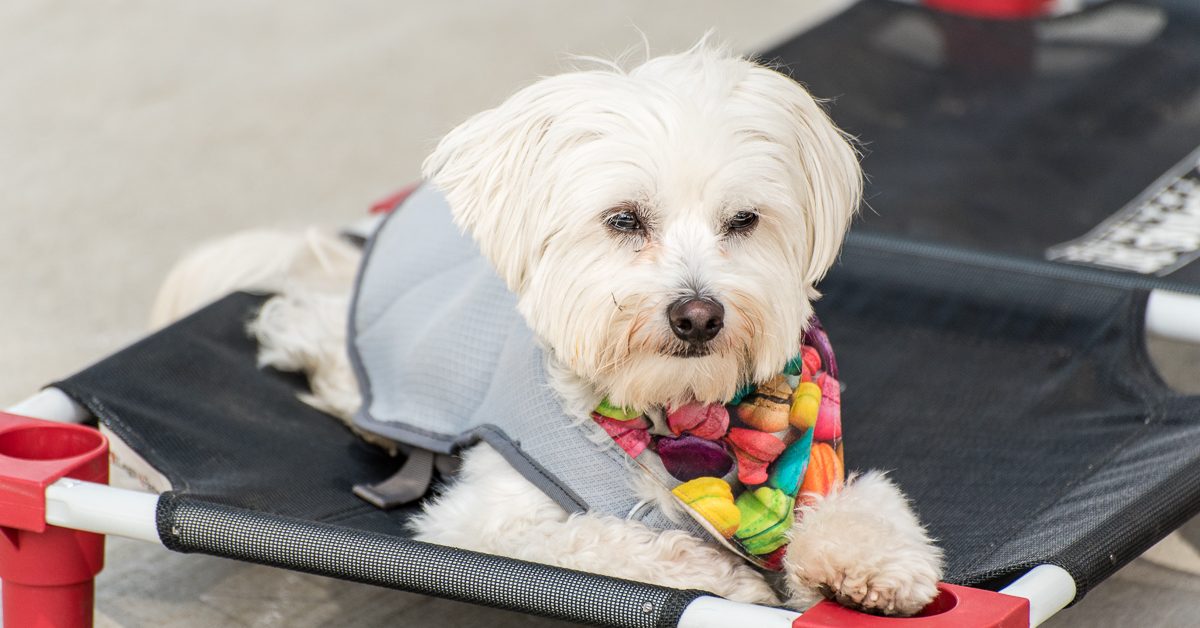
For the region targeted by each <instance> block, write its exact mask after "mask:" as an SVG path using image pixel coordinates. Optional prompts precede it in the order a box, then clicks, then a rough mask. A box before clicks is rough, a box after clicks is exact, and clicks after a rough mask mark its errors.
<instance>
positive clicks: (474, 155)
mask: <svg viewBox="0 0 1200 628" xmlns="http://www.w3.org/2000/svg"><path fill="white" fill-rule="evenodd" d="M553 81H554V78H551V79H544V80H542V81H539V82H538V83H535V84H533V85H531V86H529V87H526V88H525V89H523V90H521V91H519V92H517V94H515V95H514V96H512V97H511V98H509V99H508V100H507V101H505V102H504V103H503V104H501V105H500V106H499V107H496V108H495V109H490V110H488V111H484V112H482V113H479V114H476V115H475V116H473V117H472V118H470V119H468V120H467V121H466V122H464V123H462V124H461V125H459V126H458V127H456V128H455V129H453V130H452V131H450V132H449V133H448V134H447V135H446V136H445V137H444V138H442V141H441V142H440V143H439V144H438V146H437V148H436V149H434V151H433V153H432V154H431V155H430V156H429V157H428V158H427V159H426V160H425V163H424V166H423V169H422V170H423V174H424V176H425V179H426V180H428V181H430V182H432V183H433V184H434V185H435V186H436V187H437V188H438V189H440V190H441V191H442V192H444V193H445V194H446V198H447V200H448V201H449V203H450V207H451V209H452V211H453V213H454V219H455V222H457V223H458V225H459V226H460V227H462V229H463V230H464V231H466V232H467V233H470V234H471V235H472V237H474V238H475V241H476V242H478V243H479V246H480V249H481V250H482V251H483V254H484V256H486V257H487V258H488V259H489V260H490V261H491V262H492V265H493V266H495V268H496V270H497V272H498V273H499V274H500V276H501V277H502V278H503V279H504V281H505V283H507V284H508V287H509V289H511V290H513V291H514V292H517V293H520V292H521V290H522V288H523V287H524V284H525V279H526V276H527V275H528V273H529V270H530V267H531V265H532V264H533V263H534V262H535V261H536V259H537V256H538V255H539V253H540V250H541V244H540V243H541V241H542V239H543V237H542V235H541V232H542V231H543V229H542V228H541V227H542V225H541V223H542V222H544V219H545V215H546V213H547V212H549V211H552V208H550V207H549V206H548V205H549V188H550V187H551V186H550V185H549V182H548V181H547V180H546V178H547V177H546V176H545V173H544V171H545V169H546V167H547V166H548V163H549V162H550V160H552V159H553V158H554V156H555V154H556V152H557V150H558V148H560V147H561V146H562V142H563V138H561V137H556V135H557V134H556V133H554V132H553V130H554V129H553V127H554V122H555V118H556V116H557V114H558V113H559V112H561V110H562V107H564V106H565V104H564V103H563V102H560V99H559V98H557V97H556V94H555V90H554V89H553V88H552V86H551V85H549V83H551V82H553Z"/></svg>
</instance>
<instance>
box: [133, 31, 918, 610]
mask: <svg viewBox="0 0 1200 628" xmlns="http://www.w3.org/2000/svg"><path fill="white" fill-rule="evenodd" d="M424 174H425V177H426V179H427V180H428V181H430V182H432V184H433V185H435V186H437V187H438V188H440V189H441V190H442V191H443V192H444V193H445V194H446V196H447V198H448V200H449V202H450V205H451V208H452V210H453V212H454V216H455V219H456V221H457V222H458V224H459V225H460V226H461V227H462V228H463V229H464V230H466V231H467V232H469V233H470V234H471V235H472V236H473V237H474V239H475V240H476V241H477V242H478V244H479V246H480V248H481V249H482V251H483V254H484V255H485V256H486V257H487V259H489V260H490V261H491V262H492V264H493V265H494V266H495V268H496V270H497V271H498V272H499V274H500V276H501V277H502V278H503V279H504V281H505V282H506V283H507V285H508V287H509V288H510V289H511V290H512V292H513V293H515V294H516V295H517V296H518V299H519V308H520V312H521V314H522V315H523V316H524V318H525V320H526V321H527V322H528V324H529V325H530V327H531V328H532V329H533V330H534V332H535V333H536V334H537V336H538V337H539V338H540V340H541V341H542V343H543V344H544V348H545V353H546V355H547V356H548V357H547V362H548V363H547V368H548V370H549V372H550V373H551V379H552V381H553V382H555V387H556V389H557V392H558V393H559V394H560V395H561V397H562V400H563V405H564V408H565V409H566V410H567V412H568V413H570V414H572V415H574V416H577V417H580V418H583V419H586V418H587V417H588V416H589V413H590V412H591V410H592V409H593V408H594V407H595V406H596V404H597V402H598V401H599V400H600V399H601V398H604V397H607V398H608V399H609V400H610V401H611V402H612V403H614V404H615V405H618V406H625V407H629V408H634V409H638V410H645V409H649V408H656V407H672V406H678V405H681V404H684V403H689V402H693V401H698V402H702V403H714V402H723V401H724V400H726V399H729V398H731V397H732V396H733V395H734V393H735V391H736V390H737V389H738V388H739V387H740V386H741V385H742V384H744V383H746V382H761V381H764V380H766V379H768V378H770V377H771V376H772V375H774V374H775V373H777V372H779V370H780V368H781V367H782V366H783V364H784V363H786V362H787V360H788V359H789V358H790V357H791V356H792V355H793V353H794V352H795V349H796V347H797V346H798V343H799V339H800V338H801V336H802V334H803V332H804V329H805V325H806V323H807V321H808V320H809V317H810V315H811V314H812V305H811V301H812V300H813V299H814V298H816V297H817V296H818V294H817V292H816V290H814V288H813V285H814V283H815V282H817V281H818V280H819V279H820V278H821V277H822V276H823V275H824V274H825V272H826V271H827V270H828V269H829V267H830V266H831V265H832V264H833V262H834V260H835V257H836V255H837V253H838V250H839V248H840V245H841V242H842V238H843V236H844V234H845V231H846V229H847V228H848V225H849V222H850V220H851V217H852V216H853V214H854V212H855V211H856V208H857V205H858V202H859V197H860V192H861V185H862V183H861V182H862V177H861V173H860V170H859V166H858V160H857V155H856V153H855V151H854V149H853V148H852V146H851V144H850V142H849V141H847V138H846V137H845V136H844V135H843V134H842V133H841V132H840V131H839V130H838V129H837V128H836V127H835V126H834V125H833V124H832V123H831V122H830V120H829V118H828V117H827V116H826V115H825V113H824V111H822V109H821V107H820V106H819V105H818V103H816V102H815V101H814V100H813V98H812V97H811V96H810V95H809V94H808V93H807V92H806V91H805V90H804V89H803V88H802V87H801V86H800V85H798V84H797V83H795V82H794V81H792V80H791V79H789V78H787V77H786V76H784V75H782V74H780V73H778V72H776V71H774V70H771V69H769V68H766V67H764V66H762V65H758V64H756V63H754V62H751V61H748V60H746V59H743V58H739V57H736V56H733V55H730V54H729V53H727V52H725V51H723V50H720V49H718V48H716V47H714V46H712V45H710V44H706V43H701V44H700V45H697V46H696V47H695V48H693V49H692V50H689V51H687V52H685V53H682V54H677V55H671V56H664V57H659V58H655V59H651V60H649V61H647V62H645V63H643V64H641V65H640V66H638V67H636V68H635V69H633V70H631V71H628V72H626V71H623V70H621V69H620V68H618V67H616V66H607V67H604V68H602V69H598V70H590V71H578V72H571V73H567V74H562V75H559V76H553V77H550V78H546V79H543V80H541V81H539V82H537V83H534V84H533V85H531V86H529V87H527V88H525V89H523V90H521V91H519V92H518V93H517V94H515V95H514V96H512V97H511V98H509V99H508V100H507V101H505V102H504V103H502V104H501V105H500V106H499V107H496V108H495V109H491V110H488V111H485V112H483V113H480V114H478V115H476V116H474V117H472V118H471V119H469V120H468V121H466V122H465V123H463V124H462V125H461V126H459V127H458V128H456V129H454V130H453V131H451V132H450V133H449V134H448V135H447V136H446V137H445V138H444V139H443V140H442V141H441V143H440V144H439V145H438V146H437V149H436V150H435V151H434V152H433V154H432V155H430V157H429V158H428V160H427V161H426V162H425V172H424ZM356 259H357V254H356V252H355V250H354V249H353V248H351V247H349V246H348V245H345V244H342V243H340V242H339V241H338V240H337V239H336V238H334V237H333V236H330V235H320V234H316V235H314V234H311V233H310V234H307V235H304V236H299V235H298V236H280V235H278V234H276V235H270V234H260V235H243V236H240V237H238V238H236V239H232V240H228V241H224V242H219V243H216V244H213V245H210V246H209V247H208V248H207V249H206V250H204V251H201V252H200V253H198V254H195V255H193V256H192V257H191V258H189V259H186V260H185V261H184V262H182V263H181V265H180V266H179V267H178V268H177V269H176V270H175V271H174V272H173V274H172V276H171V278H170V279H169V281H168V282H167V285H166V287H165V289H164V292H163V294H162V296H161V298H160V302H159V304H158V306H157V307H156V310H155V312H156V314H155V316H156V318H158V320H159V322H162V321H165V320H169V319H171V318H174V317H176V316H178V315H180V314H182V313H184V312H185V311H187V310H189V309H191V308H192V307H194V306H196V305H199V304H200V303H201V302H203V301H205V300H207V299H210V298H213V297H215V296H219V294H220V293H221V292H223V291H224V290H226V289H229V288H232V287H235V286H241V287H247V286H249V287H260V288H269V289H272V290H275V291H278V292H279V293H280V294H279V296H277V297H275V298H273V299H272V300H271V301H270V302H268V304H267V305H266V306H265V307H264V309H263V311H262V313H261V315H260V317H259V319H258V320H257V321H256V322H255V323H254V325H253V331H254V333H255V334H256V335H257V337H258V339H259V341H260V343H261V346H262V352H261V355H260V358H261V361H262V362H263V363H264V364H270V365H272V366H275V367H279V368H283V369H292V370H301V371H304V372H306V373H307V374H308V375H309V377H310V378H311V379H312V382H313V390H314V396H313V399H312V400H311V402H312V403H314V404H315V405H317V406H318V407H321V408H323V409H325V410H328V411H330V412H333V413H334V414H337V415H340V416H342V417H343V418H347V417H349V415H350V414H351V413H352V412H353V411H354V410H355V409H356V408H357V405H358V402H359V398H358V393H357V389H356V387H355V385H354V381H353V379H352V377H351V372H350V368H349V365H348V363H347V359H346V355H345V348H344V342H345V335H344V331H343V328H344V326H345V317H346V306H347V291H348V290H349V283H350V277H351V276H352V273H353V267H354V264H355V263H356ZM213 277H218V278H222V277H224V278H227V279H213ZM228 278H235V279H228ZM330 286H336V287H333V288H331V287H330ZM681 303H682V304H687V303H690V304H691V305H689V306H687V307H683V308H682V309H681V306H680V304H681ZM830 323H831V325H832V328H833V329H834V330H835V331H836V327H837V323H836V321H830ZM850 420H852V421H870V420H886V418H885V417H884V418H879V417H859V416H856V417H850ZM654 497H656V498H658V499H660V501H661V502H662V505H663V507H664V508H668V509H669V508H671V507H672V506H671V504H670V502H671V497H670V495H663V494H657V495H655V496H654ZM803 508H804V509H805V512H804V513H803V517H802V518H798V520H797V524H796V527H794V528H793V533H792V542H791V543H790V545H789V546H788V550H787V554H786V558H785V561H784V578H782V581H781V582H776V583H775V586H774V587H773V586H772V585H771V584H769V582H768V580H767V579H766V578H764V576H763V574H762V573H761V572H759V571H758V570H756V569H754V568H752V567H751V566H750V565H748V564H746V563H745V562H744V561H743V560H742V559H740V558H739V557H737V556H735V555H734V554H732V553H730V552H728V551H727V550H724V549H722V548H720V547H719V546H717V545H715V544H714V543H712V542H711V541H709V540H706V539H700V538H694V537H692V536H690V535H688V534H686V533H684V532H678V531H672V532H661V531H656V530H651V529H649V528H647V527H645V526H643V525H642V524H640V523H636V522H631V521H626V520H623V519H619V518H616V517H611V516H602V515H592V514H588V515H577V516H573V517H568V515H567V513H566V512H564V511H563V510H562V508H560V507H559V506H558V505H556V504H555V503H554V502H553V501H551V499H550V498H548V497H547V496H546V495H544V494H543V493H542V492H541V491H540V490H538V489H537V488H535V487H534V486H533V485H531V484H530V483H529V482H527V481H526V480H525V479H524V478H523V477H522V476H521V475H520V474H518V473H517V472H516V471H515V470H513V469H512V468H511V467H510V466H509V465H508V463H506V462H505V461H504V460H503V459H502V458H501V457H500V455H499V454H497V453H496V452H495V451H493V450H492V449H491V448H490V447H488V446H487V445H484V444H480V445H477V446H475V447H473V448H472V449H470V450H468V451H466V452H464V454H463V463H462V469H461V473H460V477H459V478H458V480H457V481H456V482H454V483H453V484H452V485H451V486H450V487H449V488H448V489H447V490H446V491H445V493H444V494H442V495H440V496H439V497H438V498H437V499H434V500H432V501H431V502H430V503H429V504H428V505H427V506H426V508H425V511H424V515H423V516H421V517H420V518H419V519H417V520H416V522H415V524H414V526H415V531H416V535H417V538H419V539H422V540H426V541H431V542H435V543H441V544H446V545H454V546H458V547H463V548H468V549H473V550H479V551H483V552H490V553H495V554H502V555H506V556H512V557H516V558H522V559H526V560H533V561H539V562H545V563H552V564H556V565H561V566H564V567H571V568H575V569H582V570H587V571H592V572H597V573H602V574H608V575H613V576H619V577H623V578H628V579H632V580H641V581H649V582H654V583H658V584H662V585H667V586H672V587H682V588H694V589H703V590H708V591H711V592H714V593H716V594H718V595H722V596H725V597H728V598H731V599H734V600H741V601H747V602H758V603H768V604H769V603H777V602H779V601H783V602H784V603H786V604H788V605H790V606H793V607H797V608H804V607H807V606H809V605H811V604H812V603H814V602H815V601H817V600H819V599H821V597H822V596H823V595H825V596H832V597H834V598H836V599H838V600H839V601H841V602H843V603H845V604H848V605H852V606H857V607H860V608H864V609H867V610H870V611H874V612H882V613H888V614H911V613H913V612H916V611H918V610H919V609H921V608H922V607H923V606H924V605H925V604H926V603H927V602H929V601H930V600H931V599H932V598H933V597H934V596H935V595H936V587H935V584H936V583H937V581H938V579H939V577H940V575H941V554H940V551H939V550H938V549H937V548H936V547H935V546H934V545H933V544H932V542H931V541H930V539H929V538H928V536H927V535H926V533H925V531H924V529H923V528H922V526H921V524H920V523H919V522H918V521H917V518H916V517H915V516H914V514H913V512H912V511H911V509H910V508H909V505H908V503H907V502H906V500H905V498H904V496H903V495H902V494H901V492H900V491H899V489H897V487H896V486H895V485H894V484H892V483H891V482H890V481H889V480H888V479H887V478H886V477H884V476H883V475H882V474H880V473H874V472H872V473H865V474H862V475H858V476H857V477H856V478H852V479H851V480H850V481H849V482H848V483H847V484H846V485H845V487H844V488H842V489H841V490H840V491H839V492H837V493H835V494H833V495H831V496H829V497H827V498H825V499H824V500H822V501H820V502H819V503H817V504H816V505H815V506H804V507H803ZM777 589H778V590H779V591H781V592H782V596H781V594H780V593H779V592H778V591H777Z"/></svg>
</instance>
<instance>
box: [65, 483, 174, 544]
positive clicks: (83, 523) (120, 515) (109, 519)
mask: <svg viewBox="0 0 1200 628" xmlns="http://www.w3.org/2000/svg"><path fill="white" fill-rule="evenodd" d="M157 515H158V495H156V494H154V493H145V492H142V491H131V490H128V489H123V488H116V487H112V486H108V485H107V484H96V483H95V482H82V481H80V480H73V479H71V478H63V479H61V480H58V481H57V482H55V483H53V484H51V485H50V486H47V487H46V523H48V524H50V525H55V526H58V527H60V528H70V529H72V530H83V531H85V532H95V533H97V534H104V535H115V536H123V537H125V538H129V539H134V540H137V541H147V542H150V543H161V542H162V541H161V539H159V537H158V521H157Z"/></svg>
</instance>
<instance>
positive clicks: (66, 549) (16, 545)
mask: <svg viewBox="0 0 1200 628" xmlns="http://www.w3.org/2000/svg"><path fill="white" fill-rule="evenodd" d="M64 477H70V478H75V479H77V480H84V481H87V482H99V483H108V440H107V439H105V438H104V436H103V435H102V434H100V432H98V431H96V430H94V429H91V428H88V427H84V426H82V425H67V424H63V423H54V422H51V421H43V420H40V419H31V418H29V417H24V416H18V415H15V414H8V413H5V412H0V579H2V580H3V581H4V590H3V604H4V625H5V626H39V627H46V628H82V627H85V626H90V625H92V604H93V600H94V592H95V580H94V579H95V577H96V574H98V573H100V570H101V569H103V568H104V537H103V536H102V535H99V534H93V533H91V532H82V531H79V530H69V529H67V528H60V527H57V526H50V525H46V487H48V486H50V485H51V484H53V483H54V482H56V481H58V480H60V479H62V478H64Z"/></svg>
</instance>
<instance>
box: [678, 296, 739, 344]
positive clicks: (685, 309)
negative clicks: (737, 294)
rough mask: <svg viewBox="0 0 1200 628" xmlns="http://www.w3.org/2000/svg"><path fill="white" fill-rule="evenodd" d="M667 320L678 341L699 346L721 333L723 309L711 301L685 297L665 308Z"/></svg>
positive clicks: (723, 317) (723, 324)
mask: <svg viewBox="0 0 1200 628" xmlns="http://www.w3.org/2000/svg"><path fill="white" fill-rule="evenodd" d="M667 320H669V321H671V331H673V332H675V335H676V336H678V337H679V339H680V340H686V341H688V342H692V343H697V344H699V343H702V342H708V341H709V340H712V339H713V338H716V336H717V334H718V333H720V332H721V328H722V327H724V326H725V308H724V307H723V306H722V305H721V304H720V303H717V302H716V301H714V300H712V299H701V298H698V297H687V298H684V299H680V300H678V301H676V302H674V303H672V304H671V307H669V308H667Z"/></svg>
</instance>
